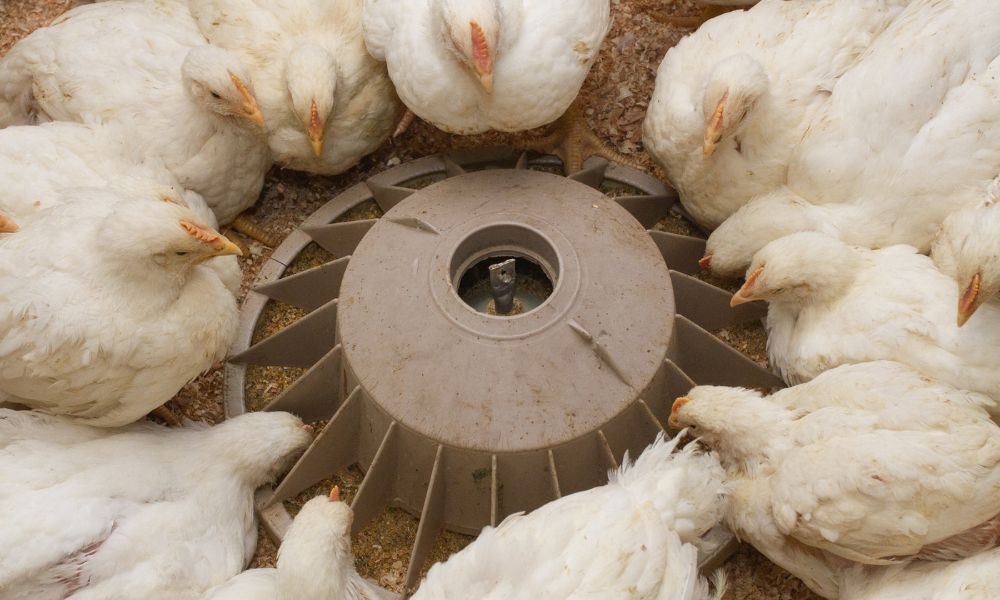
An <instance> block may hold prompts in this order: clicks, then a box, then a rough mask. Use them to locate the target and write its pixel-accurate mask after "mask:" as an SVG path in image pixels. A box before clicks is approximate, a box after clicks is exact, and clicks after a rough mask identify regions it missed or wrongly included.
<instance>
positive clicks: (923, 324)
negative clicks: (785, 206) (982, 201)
mask: <svg viewBox="0 0 1000 600" xmlns="http://www.w3.org/2000/svg"><path fill="white" fill-rule="evenodd" d="M957 295H958V290H957V286H956V285H955V282H954V280H952V279H951V278H950V277H948V276H947V275H944V274H943V273H941V272H940V271H938V270H937V269H936V268H935V267H934V264H933V262H932V261H931V259H930V258H928V257H926V256H923V255H920V254H917V252H916V250H915V249H914V248H913V247H911V246H891V247H889V248H883V249H881V250H869V249H867V248H861V247H857V246H848V245H847V244H845V243H843V242H841V241H839V240H836V239H834V238H831V237H828V236H825V235H823V234H821V233H816V232H802V233H796V234H793V235H790V236H786V237H783V238H781V239H778V240H775V241H774V242H771V243H770V244H768V245H767V246H765V247H764V248H763V249H762V250H761V251H760V252H758V253H757V254H756V255H755V256H754V259H753V263H752V264H751V266H750V270H749V271H748V274H747V280H746V283H745V284H744V285H743V287H742V288H740V290H739V291H738V292H736V294H735V295H734V296H733V299H732V304H733V305H734V306H735V305H737V304H742V303H744V302H750V301H752V300H766V301H767V302H768V311H767V322H766V327H767V332H768V340H767V353H768V358H769V360H770V363H771V367H772V368H774V369H776V370H777V372H778V373H779V374H780V375H781V377H782V378H783V379H784V380H785V381H787V382H789V383H791V384H796V383H801V382H803V381H808V380H810V379H812V378H814V377H816V376H817V375H819V374H820V373H822V372H823V371H826V370H828V369H832V368H833V367H836V366H839V365H843V364H851V363H862V362H867V361H872V360H895V361H898V362H901V363H903V364H906V365H909V366H910V367H912V368H914V369H916V370H917V371H919V372H921V373H924V374H926V375H928V376H930V377H933V378H935V379H938V380H940V381H944V382H947V383H950V384H951V385H954V386H960V387H963V388H966V389H969V390H973V391H977V392H981V393H984V394H987V395H989V396H991V397H993V398H994V399H997V400H1000V357H998V356H997V353H996V352H994V350H995V349H996V348H1000V310H997V309H996V308H995V307H992V306H984V307H982V308H981V309H980V313H981V314H980V315H979V318H980V319H981V320H982V321H981V323H980V326H979V327H976V328H968V327H966V328H961V329H960V328H959V327H958V325H957V324H956V323H955V300H954V299H955V298H956V297H957ZM995 414H996V415H997V416H998V417H1000V412H996V413H995Z"/></svg>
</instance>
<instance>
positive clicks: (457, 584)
mask: <svg viewBox="0 0 1000 600" xmlns="http://www.w3.org/2000/svg"><path fill="white" fill-rule="evenodd" d="M682 437H683V435H678V436H677V437H676V438H674V439H673V440H671V441H666V440H665V439H663V438H662V437H660V438H658V439H657V440H656V441H655V442H654V443H653V444H652V445H651V446H649V447H648V448H647V449H646V451H645V452H643V453H642V455H640V456H639V458H638V459H637V460H636V461H635V463H634V464H632V463H629V462H627V461H626V462H625V463H624V464H623V465H622V467H621V468H620V469H619V470H618V471H616V472H613V473H612V474H611V477H610V481H609V482H608V484H607V485H605V486H601V487H597V488H593V489H591V490H587V491H584V492H578V493H576V494H572V495H569V496H565V497H563V498H560V499H559V500H555V501H553V502H550V503H549V504H546V505H545V506H542V507H541V508H539V509H536V510H535V511H533V512H531V513H529V514H521V513H518V514H515V515H511V516H509V517H507V518H506V519H505V520H504V521H503V523H501V524H500V525H499V526H498V527H497V528H496V529H494V528H491V527H486V528H485V529H483V531H482V533H480V535H479V537H478V538H477V539H476V540H475V541H474V542H472V544H470V545H469V546H467V547H466V548H465V549H463V550H462V551H460V552H458V553H457V554H454V555H452V556H451V558H449V559H448V560H447V561H446V562H444V563H440V564H437V565H434V566H433V567H431V570H430V571H429V572H428V573H427V578H426V579H425V580H424V582H423V583H422V584H421V585H420V587H419V588H418V589H417V592H416V594H414V595H413V596H412V597H413V599H414V600H445V599H453V600H458V599H463V600H464V599H466V598H479V599H481V600H500V599H503V600H522V599H523V600H529V599H530V600H535V599H537V598H546V599H548V600H559V599H561V598H567V599H568V598H602V599H606V600H615V599H619V600H624V599H629V600H645V599H648V600H652V599H654V598H656V599H677V600H681V599H685V600H700V599H707V598H709V591H708V584H707V582H705V581H704V580H702V579H700V578H699V577H698V556H697V554H698V553H697V548H696V547H695V545H694V544H696V543H697V542H698V541H699V540H698V538H699V536H700V535H702V534H704V533H705V532H707V531H708V530H709V529H710V528H711V527H713V526H715V525H716V524H717V523H718V522H719V520H720V519H721V517H722V514H723V511H724V508H725V494H726V490H725V486H724V485H723V482H722V475H723V474H722V469H721V467H720V466H719V463H718V461H717V460H716V459H715V457H713V456H711V455H709V454H705V453H702V452H700V451H698V450H696V446H697V444H690V445H688V446H687V447H686V448H685V449H684V450H680V451H677V452H675V449H676V447H677V443H678V441H679V440H680V439H681V438H682ZM723 587H724V586H723ZM721 595H722V590H718V592H717V594H716V596H715V597H716V598H719V597H721Z"/></svg>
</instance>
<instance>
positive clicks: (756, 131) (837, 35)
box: [643, 0, 899, 228]
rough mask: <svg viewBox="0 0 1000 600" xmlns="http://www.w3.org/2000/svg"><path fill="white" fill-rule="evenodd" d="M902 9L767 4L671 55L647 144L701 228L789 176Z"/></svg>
mask: <svg viewBox="0 0 1000 600" xmlns="http://www.w3.org/2000/svg"><path fill="white" fill-rule="evenodd" d="M898 5H899V1H898V0H865V1H863V2H837V1H836V0H818V1H810V0H791V1H785V0H764V1H763V2H761V3H760V4H758V5H756V6H754V7H753V8H752V9H750V10H749V11H745V12H739V13H730V14H726V15H723V16H720V17H718V18H715V19H713V20H711V21H709V22H708V23H706V24H705V25H703V26H702V27H701V28H700V29H699V30H698V31H696V32H695V33H693V34H691V35H689V36H687V37H685V38H684V39H682V40H681V41H680V42H678V43H677V45H676V46H674V47H673V48H671V49H670V50H669V51H668V52H667V54H666V56H665V57H664V59H663V62H662V63H661V64H660V67H659V70H658V71H657V75H656V88H655V90H654V92H653V97H652V99H651V101H650V104H649V109H648V111H647V113H646V120H645V122H644V123H643V143H644V144H645V147H646V150H647V151H648V152H649V154H650V156H651V157H652V158H653V159H654V160H655V161H656V162H657V163H659V164H660V166H662V167H663V169H664V171H665V172H666V174H667V177H668V179H669V180H670V182H671V184H673V186H674V187H675V188H676V189H677V191H678V192H679V194H680V198H681V202H682V203H683V204H684V207H685V208H686V209H687V211H688V212H689V213H690V214H691V215H692V216H693V217H694V219H695V220H696V221H697V222H698V223H699V224H701V225H702V226H703V227H708V228H713V227H716V226H718V225H719V223H721V222H722V221H723V220H724V219H726V218H727V217H728V216H729V215H730V214H732V213H733V211H735V210H736V209H737V208H739V207H740V206H742V205H743V204H745V203H746V202H748V201H749V200H750V199H751V198H753V197H755V196H757V195H759V194H762V193H765V192H767V191H770V190H773V189H774V188H775V187H777V186H778V185H781V184H782V183H784V182H785V178H786V175H787V169H788V164H789V162H790V161H791V160H792V155H793V152H794V150H795V147H796V144H797V143H798V142H799V140H801V139H802V136H803V135H804V133H805V131H806V129H807V128H808V126H809V124H810V122H811V120H812V119H813V117H814V115H815V114H816V113H817V112H818V111H819V109H820V108H822V107H823V106H824V105H825V104H826V103H827V102H828V101H829V98H830V94H831V91H832V90H833V87H834V85H835V84H836V82H837V80H838V79H839V78H840V77H841V76H842V75H843V74H844V73H845V72H846V71H847V70H848V69H849V68H850V67H851V66H853V65H854V64H855V63H856V62H857V60H858V57H859V56H860V55H861V54H863V53H864V52H865V50H866V49H867V48H868V47H869V46H870V45H871V43H872V41H873V40H874V39H875V38H876V37H877V36H878V35H879V34H880V33H881V32H882V31H883V30H884V29H885V28H886V27H887V26H888V24H889V23H890V22H891V21H892V17H893V16H895V15H896V14H897V13H898V12H899V6H898Z"/></svg>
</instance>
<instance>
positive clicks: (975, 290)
mask: <svg viewBox="0 0 1000 600" xmlns="http://www.w3.org/2000/svg"><path fill="white" fill-rule="evenodd" d="M982 284H983V278H982V276H980V275H979V273H976V274H975V275H973V276H972V280H971V281H969V285H968V286H966V288H965V291H964V292H962V297H961V298H959V299H958V319H957V321H958V326H959V327H961V326H962V325H965V323H966V321H968V320H969V319H970V318H971V317H972V315H973V314H974V313H975V312H976V309H977V308H979V289H980V287H981V286H982Z"/></svg>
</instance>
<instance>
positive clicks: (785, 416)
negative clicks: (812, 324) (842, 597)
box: [670, 361, 1000, 598]
mask: <svg viewBox="0 0 1000 600" xmlns="http://www.w3.org/2000/svg"><path fill="white" fill-rule="evenodd" d="M991 404H992V402H991V401H990V399H989V398H987V397H985V396H982V395H980V394H976V393H972V392H967V391H962V390H958V389H956V388H954V387H951V386H949V385H947V384H944V383H938V382H935V381H933V380H931V379H929V378H927V377H925V376H923V375H921V374H919V373H917V372H915V371H913V370H911V369H909V368H908V367H906V366H904V365H901V364H899V363H893V362H888V361H881V362H872V363H865V364H859V365H848V366H843V367H838V368H836V369H833V370H831V371H827V372H826V373H824V374H822V375H820V376H819V377H817V378H816V379H814V380H812V381H811V382H809V383H804V384H801V385H798V386H795V387H792V388H788V389H785V390H781V391H779V392H776V393H774V394H772V395H770V396H762V395H761V394H760V393H759V392H757V391H754V390H747V389H740V388H726V387H714V386H699V387H696V388H694V389H692V390H691V391H690V392H689V394H688V395H687V396H686V397H684V398H679V399H677V400H676V401H675V402H674V406H673V409H672V413H671V416H670V424H671V425H672V426H673V427H690V428H691V431H692V433H693V434H695V435H699V436H701V438H700V439H701V440H702V441H703V442H704V443H706V444H707V445H709V446H710V447H712V448H713V449H715V450H716V451H717V452H718V454H719V458H720V460H721V461H722V464H723V466H724V467H725V469H726V474H727V477H728V479H729V483H730V485H732V497H731V500H730V505H729V511H728V514H727V517H726V521H727V523H728V524H729V526H730V528H731V529H732V531H733V532H734V533H735V534H736V535H737V536H738V537H739V538H740V539H742V540H744V541H748V542H750V543H751V544H753V545H754V546H755V547H756V548H757V549H758V550H759V551H760V552H762V553H763V554H764V555H765V556H767V557H768V558H769V559H770V560H772V561H773V562H775V563H776V564H778V565H779V566H781V567H782V568H784V569H786V570H788V571H789V572H791V573H792V574H794V575H795V576H797V577H799V578H801V579H802V580H803V581H804V582H805V583H806V584H807V585H808V586H809V587H810V588H811V589H812V590H814V591H815V592H816V593H818V594H820V595H821V596H823V597H826V598H837V597H838V593H839V592H838V589H839V583H838V582H839V573H840V572H841V571H842V569H844V568H847V567H849V566H850V565H851V564H852V563H862V564H868V565H889V564H893V563H896V562H905V561H909V560H921V559H922V560H932V561H951V560H957V559H961V558H965V557H967V556H972V555H974V554H977V553H979V552H982V551H985V550H988V549H990V548H993V547H995V546H996V545H997V544H998V542H1000V518H998V514H1000V494H998V493H997V489H998V488H1000V427H997V425H995V424H994V423H993V421H991V420H990V416H989V413H987V412H986V410H985V408H986V407H987V406H989V405H991Z"/></svg>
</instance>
